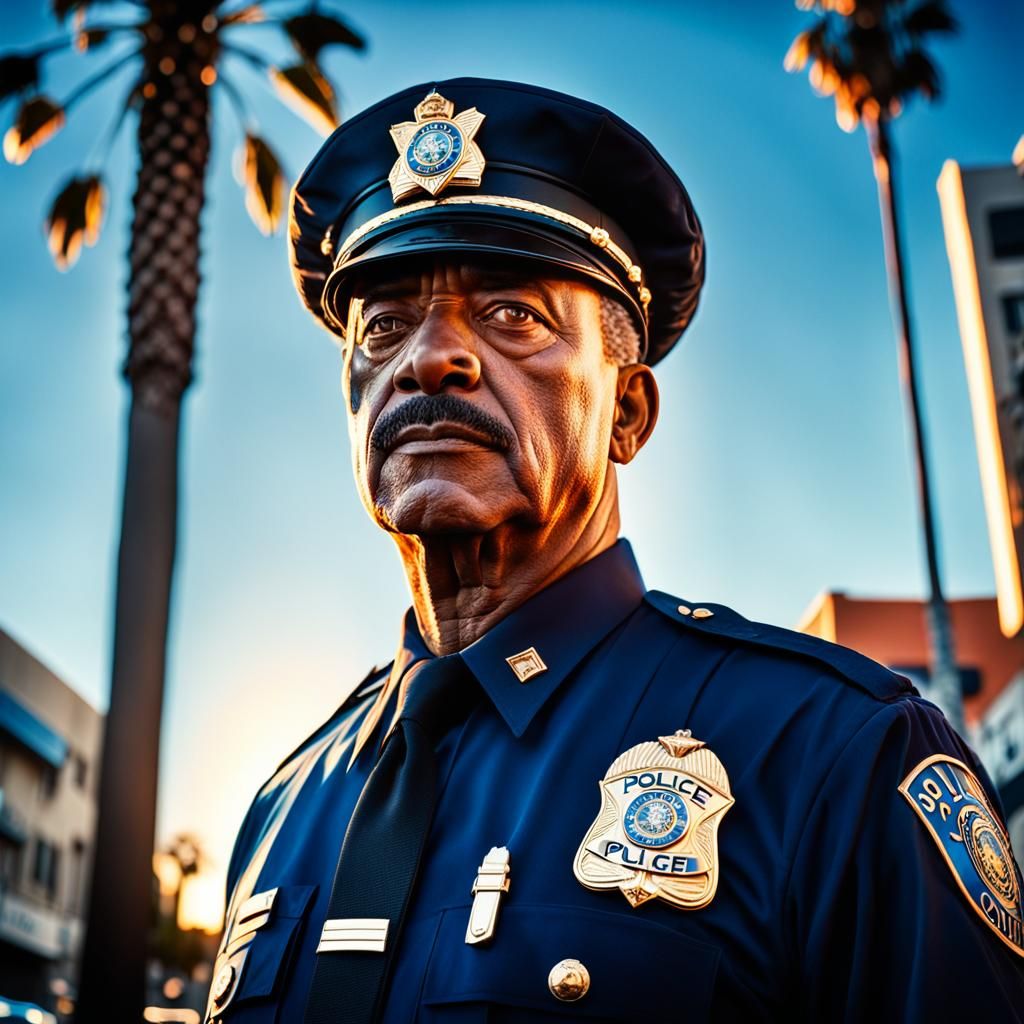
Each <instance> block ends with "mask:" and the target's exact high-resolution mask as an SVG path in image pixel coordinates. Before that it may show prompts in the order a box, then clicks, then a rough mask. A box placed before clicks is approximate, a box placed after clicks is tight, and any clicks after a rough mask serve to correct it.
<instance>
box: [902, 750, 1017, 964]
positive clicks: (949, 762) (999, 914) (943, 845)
mask: <svg viewBox="0 0 1024 1024" xmlns="http://www.w3.org/2000/svg"><path fill="white" fill-rule="evenodd" d="M899 790H900V792H901V793H902V794H903V795H904V796H905V797H906V799H907V802H908V803H909V804H910V806H911V807H913V808H914V810H915V811H916V812H917V816H918V817H919V818H920V819H921V821H922V822H924V825H925V828H926V829H927V830H928V833H929V834H930V835H931V837H932V839H934V840H935V843H936V845H937V846H938V848H939V851H940V852H941V854H942V856H943V858H944V859H945V861H946V863H947V864H948V865H949V870H950V871H952V872H953V877H954V878H955V879H956V883H957V885H958V886H959V887H960V891H961V892H962V893H963V894H964V896H965V897H966V899H967V902H968V903H970V905H971V907H972V908H973V909H974V911H975V913H977V914H978V916H979V917H980V918H981V919H982V920H983V921H984V922H985V923H986V924H987V925H988V926H989V928H991V929H992V930H993V931H994V932H995V933H996V935H998V936H999V938H1000V939H1002V940H1003V942H1005V943H1006V945H1007V946H1009V947H1010V949H1012V950H1013V951H1014V952H1015V953H1017V954H1018V955H1020V956H1022V957H1024V915H1022V912H1021V879H1020V875H1019V873H1018V870H1017V865H1016V862H1015V861H1014V857H1013V851H1012V850H1011V849H1010V840H1009V837H1008V836H1007V834H1006V832H1005V830H1004V829H1003V826H1002V822H1000V820H999V818H998V817H997V816H996V814H995V812H994V811H993V809H992V806H991V804H990V803H989V801H988V797H987V796H986V794H985V789H984V787H983V786H982V784H981V783H980V782H979V781H978V777H977V776H976V775H975V774H974V772H972V771H971V770H970V768H968V767H967V765H965V764H964V763H963V762H962V761H958V760H957V759H956V758H954V757H949V756H948V755H946V754H934V755H933V756H932V757H926V758H925V759H924V760H923V761H922V762H921V763H920V764H918V765H917V767H916V768H914V770H913V771H912V772H910V774H909V775H908V776H907V777H906V778H905V779H904V780H903V781H902V782H901V783H900V787H899Z"/></svg>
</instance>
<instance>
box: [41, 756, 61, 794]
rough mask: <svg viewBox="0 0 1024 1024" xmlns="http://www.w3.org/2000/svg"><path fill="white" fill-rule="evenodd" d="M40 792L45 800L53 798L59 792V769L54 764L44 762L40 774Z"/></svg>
mask: <svg viewBox="0 0 1024 1024" xmlns="http://www.w3.org/2000/svg"><path fill="white" fill-rule="evenodd" d="M39 792H40V793H41V794H42V797H43V799H44V800H51V799H53V794H54V793H56V792H57V769H56V768H54V766H53V765H52V764H44V765H43V770H42V772H41V773H40V775H39Z"/></svg>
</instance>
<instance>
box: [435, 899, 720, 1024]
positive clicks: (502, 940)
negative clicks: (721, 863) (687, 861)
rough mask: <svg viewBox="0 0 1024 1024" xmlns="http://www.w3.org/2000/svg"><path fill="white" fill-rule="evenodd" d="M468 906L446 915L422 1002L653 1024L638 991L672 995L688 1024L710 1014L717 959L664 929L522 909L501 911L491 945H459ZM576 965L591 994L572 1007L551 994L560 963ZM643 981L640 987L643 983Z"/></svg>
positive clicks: (593, 914)
mask: <svg viewBox="0 0 1024 1024" xmlns="http://www.w3.org/2000/svg"><path fill="white" fill-rule="evenodd" d="M468 917H469V907H468V906H466V907H464V908H462V907H460V908H455V909H451V910H446V911H445V912H444V915H443V918H442V921H441V926H440V929H439V931H438V935H437V941H436V943H435V946H434V950H433V953H432V955H431V958H430V965H429V967H428V973H427V978H426V981H425V985H424V996H423V1001H424V1002H425V1003H427V1004H430V1005H438V1004H442V1003H468V1002H480V1003H498V1004H504V1005H508V1006H519V1007H525V1008H528V1009H534V1010H541V1011H548V1012H551V1011H558V1010H560V1009H561V1010H563V1011H564V1012H567V1013H570V1014H572V1013H578V1014H579V1015H580V1016H581V1017H583V1018H587V1017H591V1016H597V1017H614V1018H616V1019H618V1020H637V1021H641V1020H642V1021H644V1022H645V1024H647V1022H649V1021H650V1017H651V1004H650V1000H649V999H648V998H647V997H646V996H645V990H646V989H648V988H650V987H651V986H653V987H654V988H655V989H656V990H659V989H661V988H662V986H664V985H668V986H669V988H670V989H673V990H676V991H678V992H679V993H680V995H681V997H682V1005H685V1007H686V1018H687V1020H688V1021H693V1022H697V1021H702V1020H705V1019H706V1018H707V1016H708V1013H709V1011H710V1006H711V995H712V990H713V988H714V982H715V975H716V973H717V970H718V961H719V957H720V951H719V950H718V949H717V948H716V947H714V946H710V945H707V944H705V943H703V942H700V941H698V940H696V939H691V938H689V937H687V936H685V935H682V934H680V933H679V932H676V931H673V930H672V929H670V928H666V927H664V926H663V925H659V924H655V923H653V922H650V921H644V920H641V919H639V918H632V917H627V916H626V915H625V914H616V913H612V912H610V911H600V910H588V909H583V908H580V907H558V906H550V905H539V904H535V905H529V904H525V905H523V904H520V905H515V906H507V907H503V908H502V911H501V916H500V917H499V919H498V925H497V928H496V930H495V938H494V941H493V942H492V943H491V944H490V945H488V946H469V945H466V943H465V941H464V940H465V932H466V921H467V920H468ZM566 959H575V960H579V961H580V962H581V963H582V964H583V965H584V966H585V967H586V969H587V971H588V973H589V975H590V987H589V989H588V991H587V993H586V995H584V996H583V997H582V998H581V999H580V1000H579V1001H578V1002H572V1003H570V1002H564V1001H561V1000H559V999H558V998H556V997H555V996H554V995H553V994H552V993H551V991H550V990H549V989H548V975H549V973H550V972H551V969H552V968H553V967H554V966H555V965H556V964H558V963H560V962H561V961H562V960H566ZM645 979H646V981H645Z"/></svg>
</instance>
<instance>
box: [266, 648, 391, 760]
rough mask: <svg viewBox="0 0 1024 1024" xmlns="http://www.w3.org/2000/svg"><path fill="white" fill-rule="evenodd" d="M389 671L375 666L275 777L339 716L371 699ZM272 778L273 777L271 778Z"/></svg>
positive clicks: (294, 752) (385, 679)
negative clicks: (361, 702)
mask: <svg viewBox="0 0 1024 1024" xmlns="http://www.w3.org/2000/svg"><path fill="white" fill-rule="evenodd" d="M390 671H391V665H390V664H387V665H383V666H381V665H377V666H375V667H374V668H372V669H370V671H369V672H368V673H367V674H366V676H365V677H364V678H363V681H362V682H361V683H359V685H358V686H356V688H355V689H354V690H353V691H352V692H351V693H350V694H349V695H348V696H347V697H346V698H345V699H344V700H343V701H342V702H341V704H339V705H338V707H337V708H336V709H335V711H334V713H333V714H332V715H331V716H330V718H328V719H327V720H326V721H324V722H321V723H320V725H318V726H317V727H316V728H315V729H314V730H313V731H312V732H311V733H310V734H309V735H308V736H307V737H306V738H305V739H304V740H303V741H302V742H301V743H300V744H299V745H298V746H297V747H296V748H295V749H294V750H293V751H292V752H291V753H290V754H289V755H288V756H287V757H286V758H284V759H283V760H282V761H281V763H280V764H279V765H278V766H277V768H275V769H274V774H275V775H276V774H277V773H278V772H279V771H280V770H281V769H282V768H283V767H284V766H285V765H286V764H287V763H288V762H289V761H290V760H291V759H292V758H293V757H295V755H296V754H298V753H299V752H300V751H302V750H303V749H305V748H306V747H307V746H309V744H310V742H311V741H312V740H314V739H316V737H317V736H319V735H320V733H322V732H323V731H324V729H326V728H328V727H329V726H330V725H331V723H332V722H334V721H336V720H337V719H338V718H339V717H340V716H341V715H344V714H345V713H346V712H348V711H351V710H352V708H354V707H355V706H356V705H357V704H358V703H359V702H360V701H363V700H365V699H366V698H367V697H371V696H373V695H374V694H376V693H377V692H378V691H379V690H380V688H381V687H382V686H383V685H384V683H385V682H387V678H388V673H389V672H390ZM271 778H273V776H271Z"/></svg>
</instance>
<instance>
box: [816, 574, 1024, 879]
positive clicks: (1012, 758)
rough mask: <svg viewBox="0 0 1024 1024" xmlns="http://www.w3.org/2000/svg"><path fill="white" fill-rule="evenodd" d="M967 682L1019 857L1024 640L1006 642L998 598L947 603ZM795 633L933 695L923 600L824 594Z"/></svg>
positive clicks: (970, 723)
mask: <svg viewBox="0 0 1024 1024" xmlns="http://www.w3.org/2000/svg"><path fill="white" fill-rule="evenodd" d="M949 612H950V619H951V622H952V625H953V633H954V637H955V642H956V654H957V662H958V664H959V665H960V669H961V673H962V676H963V680H964V717H965V720H966V723H967V733H968V735H967V739H968V741H969V742H970V744H971V746H972V747H973V748H974V749H975V750H976V751H977V753H978V755H979V757H980V758H981V760H982V762H983V763H984V765H985V767H986V769H987V770H988V772H989V775H991V777H992V780H993V782H995V784H996V786H997V787H998V788H999V792H1000V796H1001V797H1002V800H1003V804H1004V809H1005V811H1006V816H1007V826H1008V828H1009V831H1010V838H1011V841H1012V843H1013V847H1014V850H1015V851H1016V853H1017V856H1018V859H1019V858H1020V857H1021V854H1022V851H1024V637H1022V636H1017V637H1013V638H1007V637H1006V636H1004V635H1003V633H1002V631H1001V629H1000V626H999V610H998V608H997V606H996V600H995V598H987V597H985V598H968V599H964V600H958V601H950V602H949ZM797 628H798V629H799V630H800V631H801V632H804V633H809V634H812V635H814V636H820V637H822V638H823V639H825V640H830V641H832V642H833V643H838V644H842V645H843V646H844V647H852V648H854V649H855V650H858V651H861V652H862V653H864V654H866V655H867V656H868V657H870V658H873V659H874V660H875V661H878V662H881V663H882V664H883V665H887V666H889V667H890V668H892V669H894V670H895V671H898V672H900V673H901V674H902V675H905V676H908V677H910V678H911V679H912V681H913V682H914V684H915V685H916V686H917V687H918V689H919V690H920V691H921V693H922V695H923V696H925V697H927V698H929V699H932V698H931V696H930V694H929V693H928V635H927V624H926V621H925V608H924V605H923V604H922V602H920V601H907V600H889V599H876V598H859V597H858V598H854V597H848V596H847V595H845V594H841V593H833V592H831V591H826V592H825V593H823V594H821V595H819V596H818V597H817V598H816V599H815V600H814V601H813V602H812V604H811V605H810V607H809V608H808V609H807V611H806V612H805V613H804V615H803V618H802V619H801V621H800V624H799V625H798V626H797Z"/></svg>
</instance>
